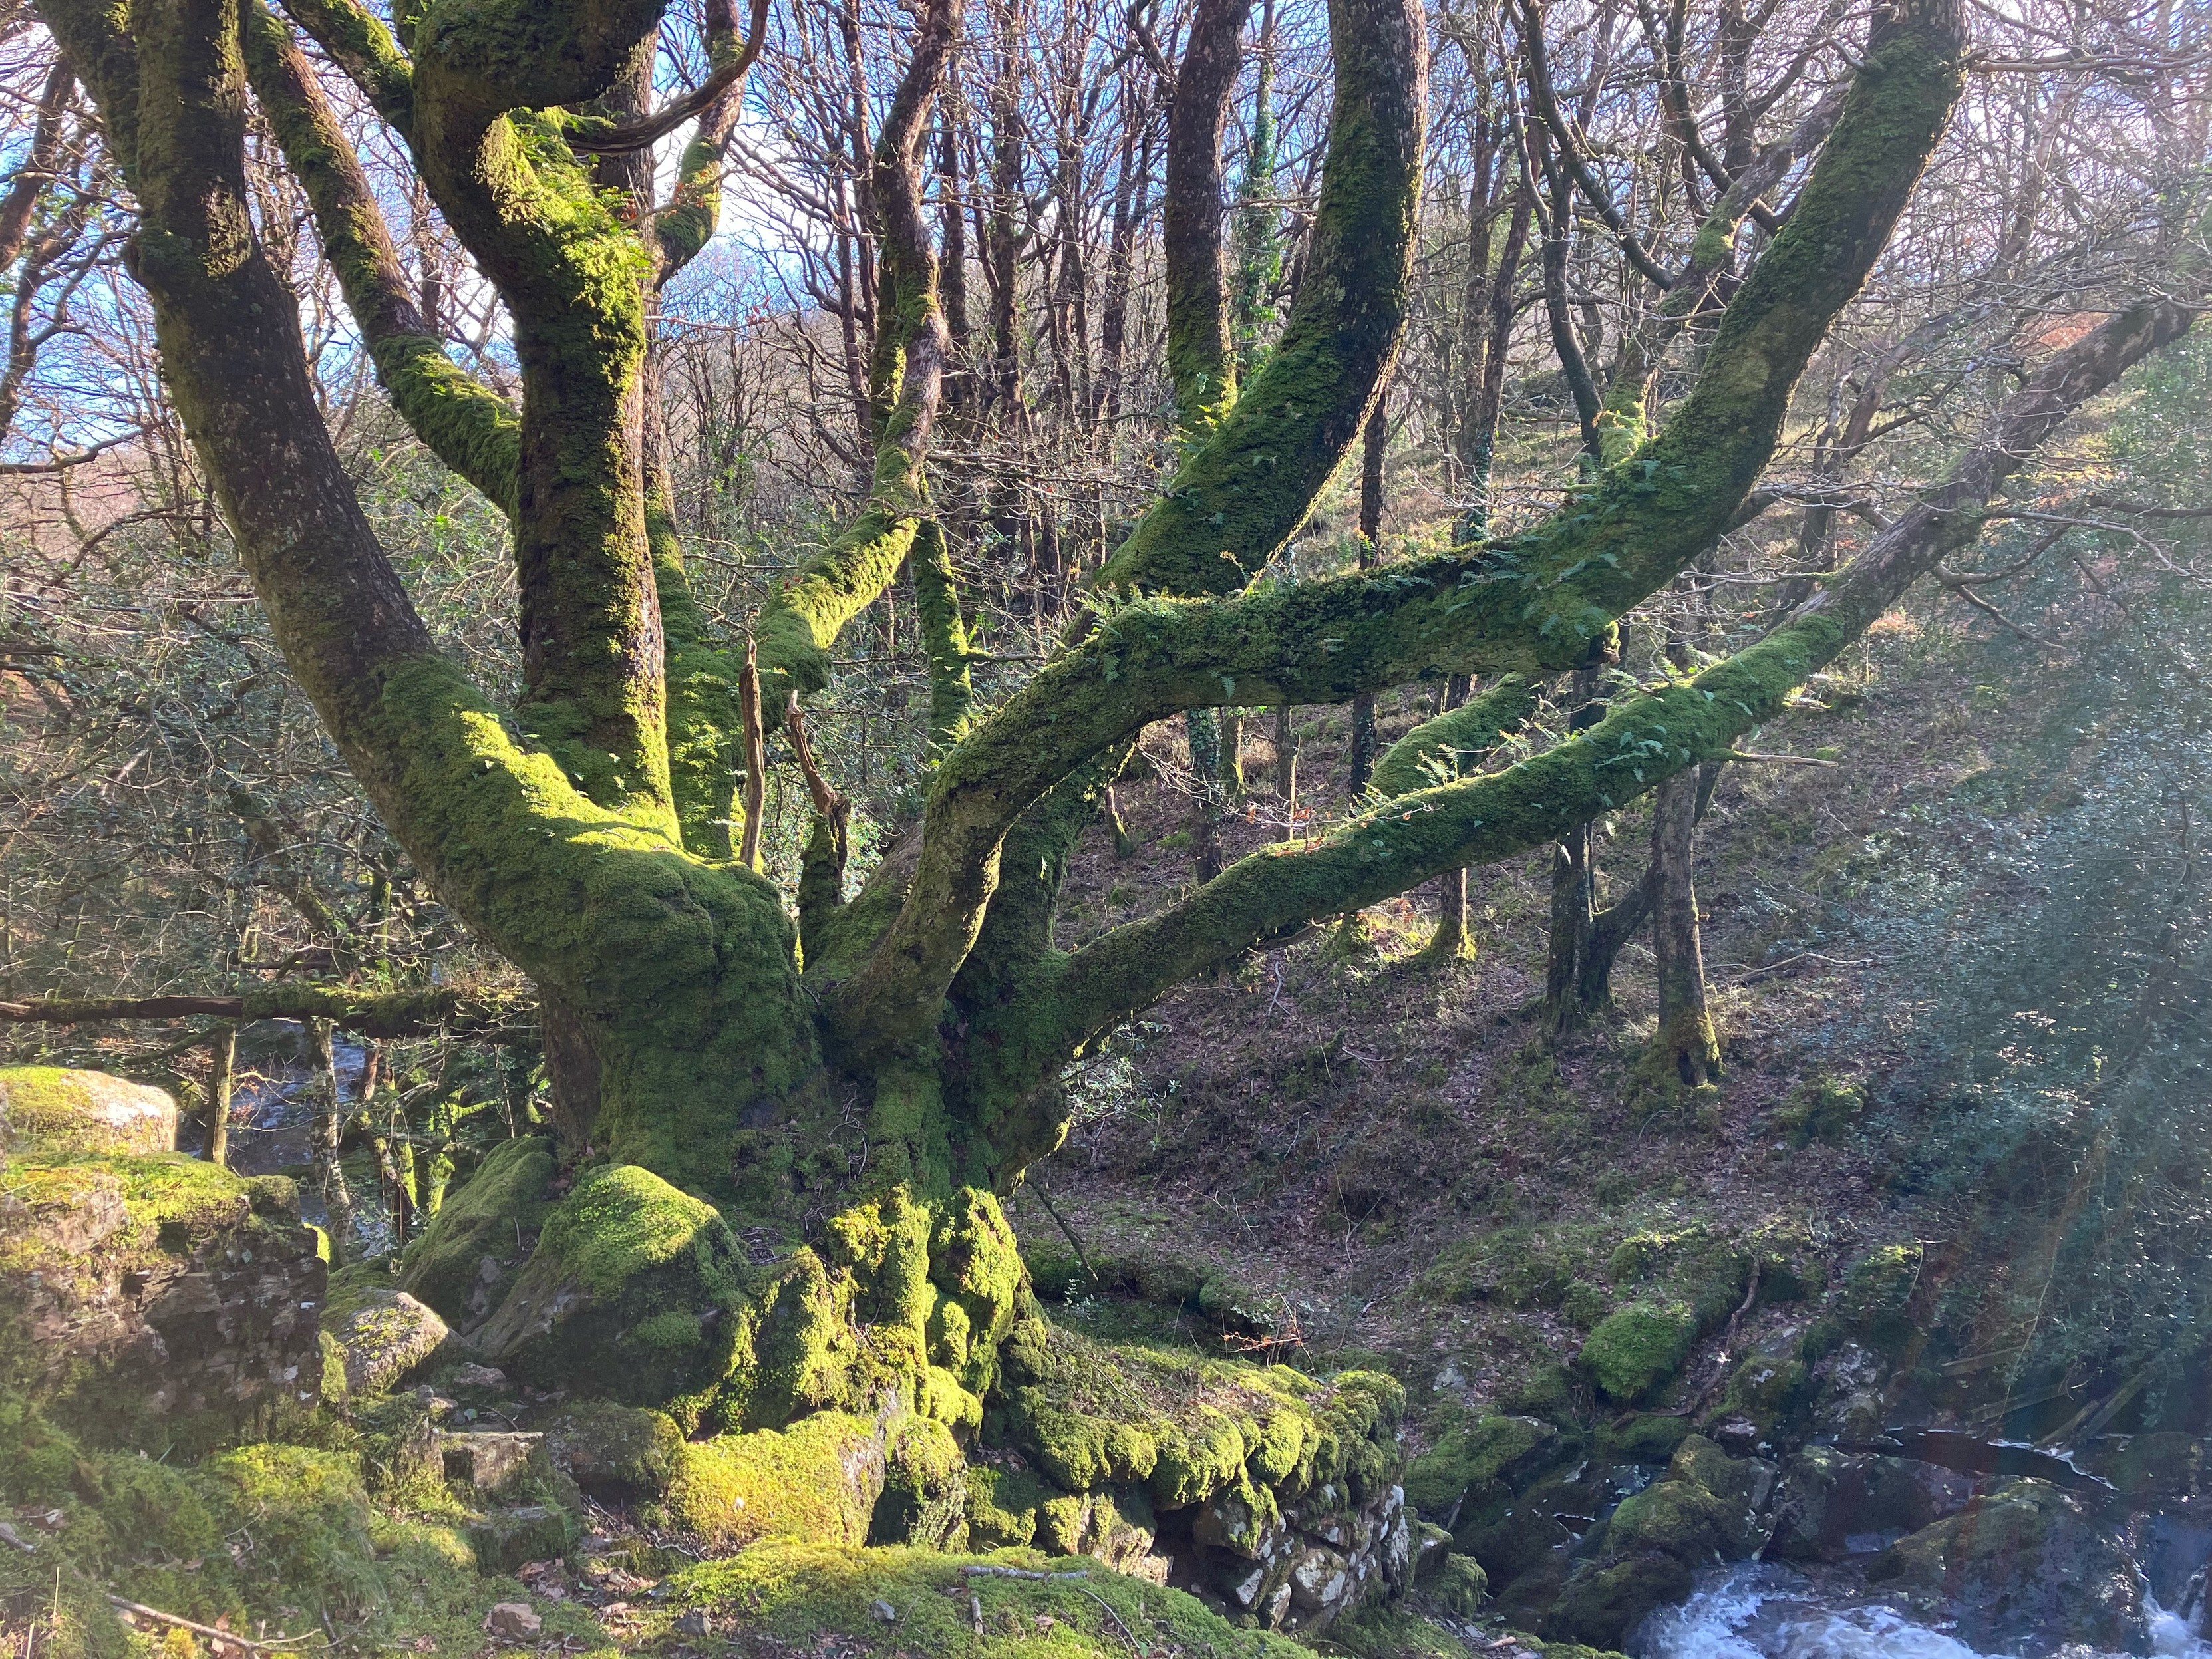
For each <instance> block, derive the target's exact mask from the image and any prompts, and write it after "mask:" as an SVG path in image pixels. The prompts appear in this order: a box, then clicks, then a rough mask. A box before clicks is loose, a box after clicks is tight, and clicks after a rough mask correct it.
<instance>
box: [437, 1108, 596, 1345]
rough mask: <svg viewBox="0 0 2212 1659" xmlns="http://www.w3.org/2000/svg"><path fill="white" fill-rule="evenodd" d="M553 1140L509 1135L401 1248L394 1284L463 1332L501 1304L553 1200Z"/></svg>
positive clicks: (554, 1163) (554, 1157)
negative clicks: (425, 1225)
mask: <svg viewBox="0 0 2212 1659" xmlns="http://www.w3.org/2000/svg"><path fill="white" fill-rule="evenodd" d="M558 1167H559V1160H558V1159H557V1158H556V1156H555V1153H554V1148H553V1143H552V1142H551V1141H550V1140H547V1139H541V1138H538V1137H534V1136H525V1137H523V1138H521V1139H516V1140H510V1141H508V1142H507V1144H506V1145H505V1146H501V1147H499V1148H498V1149H497V1150H496V1151H495V1152H492V1153H491V1154H490V1156H489V1157H488V1158H485V1159H484V1161H483V1164H482V1165H481V1166H480V1167H479V1168H478V1169H477V1172H476V1173H475V1175H473V1176H471V1177H470V1178H469V1179H468V1180H467V1181H465V1182H462V1183H461V1184H460V1186H459V1188H456V1189H455V1190H454V1192H453V1194H451V1195H450V1196H448V1197H447V1199H446V1200H445V1201H444V1203H442V1204H441V1205H440V1206H439V1208H438V1212H437V1213H436V1214H435V1215H434V1216H432V1217H431V1218H430V1224H429V1225H428V1226H427V1227H425V1228H424V1229H423V1230H422V1236H421V1237H418V1238H416V1240H415V1242H414V1243H411V1244H410V1245H409V1246H408V1247H407V1250H406V1254H405V1256H404V1259H403V1267H402V1271H401V1274H400V1279H399V1283H398V1287H397V1288H398V1289H400V1290H403V1291H406V1292H407V1293H408V1294H409V1295H410V1296H413V1297H416V1298H417V1299H418V1300H420V1301H422V1302H424V1303H426V1304H428V1305H429V1306H430V1307H432V1308H435V1310H437V1311H438V1313H439V1315H440V1316H441V1317H443V1318H444V1319H445V1320H446V1321H447V1322H448V1323H449V1324H451V1325H453V1327H454V1328H456V1329H459V1330H466V1329H468V1328H470V1327H471V1326H473V1325H475V1324H477V1323H478V1322H480V1321H482V1320H483V1318H484V1317H485V1316H488V1315H489V1313H490V1312H491V1311H492V1310H493V1309H495V1307H497V1306H498V1305H499V1302H500V1298H501V1296H502V1295H504V1294H505V1292H506V1290H507V1285H509V1284H510V1283H511V1282H512V1281H513V1275H514V1274H515V1273H516V1272H517V1271H518V1270H519V1269H520V1267H521V1265H522V1263H523V1262H524V1261H526V1259H527V1257H528V1254H529V1251H528V1248H527V1245H526V1242H525V1241H526V1240H529V1239H535V1238H536V1237H537V1236H538V1228H539V1227H540V1226H541V1225H543V1224H544V1218H545V1212H546V1210H547V1209H548V1208H549V1207H550V1205H551V1203H552V1198H551V1195H550V1190H549V1189H550V1187H551V1185H552V1182H553V1176H554V1175H555V1172H556V1170H557V1169H558Z"/></svg>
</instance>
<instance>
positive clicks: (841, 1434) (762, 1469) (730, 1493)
mask: <svg viewBox="0 0 2212 1659" xmlns="http://www.w3.org/2000/svg"><path fill="white" fill-rule="evenodd" d="M883 1490H884V1442H883V1436H882V1431H880V1430H878V1427H877V1425H875V1424H874V1423H873V1422H872V1421H870V1420H869V1419H866V1418H862V1417H854V1416H852V1415H850V1414H849V1413H842V1412H821V1413H816V1414H815V1415H814V1416H812V1417H808V1418H804V1419H800V1420H799V1422H797V1423H794V1424H793V1425H791V1427H790V1428H789V1429H787V1430H784V1431H778V1430H775V1429H757V1430H754V1431H751V1432H750V1433H744V1434H726V1435H718V1436H716V1437H714V1438H713V1439H710V1440H700V1441H687V1442H685V1443H684V1444H683V1445H682V1446H681V1447H679V1448H678V1451H677V1455H676V1473H675V1475H674V1478H673V1479H671V1480H670V1482H669V1484H668V1489H667V1493H666V1496H665V1498H663V1499H662V1502H661V1510H662V1511H663V1512H664V1513H665V1516H666V1518H667V1520H668V1521H669V1522H670V1523H671V1524H673V1525H675V1526H678V1527H680V1528H683V1529H684V1531H686V1532H688V1533H690V1534H694V1535H696V1537H698V1538H700V1539H702V1541H705V1542H706V1543H707V1544H708V1545H709V1546H711V1547H713V1548H714V1549H716V1550H718V1551H725V1550H732V1549H737V1548H739V1547H743V1546H745V1545H748V1544H753V1543H757V1541H760V1540H762V1539H764V1538H788V1539H805V1540H806V1541H810V1542H812V1543H816V1544H834V1543H842V1544H862V1543H866V1541H867V1537H868V1527H869V1522H870V1521H871V1519H872V1516H874V1513H875V1508H876V1500H877V1499H878V1498H879V1497H880V1496H881V1495H882V1493H883Z"/></svg>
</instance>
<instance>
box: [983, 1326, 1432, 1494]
mask: <svg viewBox="0 0 2212 1659" xmlns="http://www.w3.org/2000/svg"><path fill="white" fill-rule="evenodd" d="M1007 1363H1008V1369H1009V1381H1010V1383H1012V1386H1011V1387H1009V1388H1008V1389H1006V1391H1005V1394H1004V1395H1003V1401H1004V1403H1003V1405H1002V1406H1000V1407H998V1408H997V1409H996V1410H995V1411H994V1419H995V1425H996V1427H997V1429H998V1431H1000V1432H1001V1433H1003V1435H1004V1437H1006V1439H1007V1440H1008V1441H1009V1442H1011V1443H1013V1444H1015V1445H1017V1446H1018V1447H1019V1448H1021V1449H1023V1450H1024V1452H1026V1453H1028V1454H1029V1455H1031V1456H1032V1457H1034V1459H1035V1460H1036V1463H1037V1464H1038V1466H1039V1467H1040V1468H1042V1469H1043V1470H1044V1471H1045V1472H1046V1473H1047V1474H1049V1475H1050V1476H1051V1477H1052V1478H1053V1479H1054V1480H1056V1481H1058V1482H1059V1483H1060V1485H1061V1486H1064V1487H1066V1489H1067V1490H1069V1491H1071V1492H1084V1491H1088V1490H1090V1489H1091V1488H1093V1487H1096V1486H1103V1485H1106V1484H1108V1483H1109V1482H1129V1483H1134V1484H1140V1485H1145V1486H1148V1487H1149V1489H1150V1492H1151V1494H1152V1501H1153V1502H1154V1503H1155V1504H1158V1505H1159V1506H1160V1507H1161V1508H1163V1509H1179V1508H1181V1507H1182V1506H1184V1505H1185V1504H1194V1503H1197V1502H1199V1501H1200V1500H1201V1499H1203V1498H1209V1497H1212V1496H1213V1495H1214V1494H1216V1493H1218V1492H1225V1491H1227V1490H1230V1489H1231V1488H1237V1487H1242V1486H1249V1487H1251V1488H1253V1492H1252V1497H1251V1498H1250V1500H1249V1501H1251V1502H1252V1503H1253V1504H1255V1505H1256V1506H1259V1507H1272V1506H1273V1504H1274V1503H1276V1502H1278V1501H1281V1500H1287V1499H1290V1498H1296V1497H1297V1496H1298V1495H1299V1494H1302V1493H1304V1492H1309V1491H1310V1490H1312V1489H1314V1488H1315V1487H1317V1486H1322V1485H1326V1484H1328V1483H1330V1482H1343V1483H1345V1484H1346V1485H1347V1486H1348V1487H1349V1488H1350V1490H1351V1492H1352V1501H1353V1502H1354V1503H1360V1502H1364V1501H1365V1500H1366V1498H1367V1497H1368V1496H1369V1495H1370V1493H1372V1492H1376V1491H1377V1490H1379V1489H1380V1487H1381V1486H1383V1485H1385V1484H1387V1483H1388V1481H1389V1480H1390V1479H1391V1478H1393V1477H1395V1474H1396V1472H1397V1469H1398V1468H1399V1459H1400V1454H1399V1452H1398V1449H1397V1444H1396V1429H1397V1422H1398V1416H1399V1413H1400V1412H1401V1409H1402V1408H1403V1405H1404V1401H1405V1394H1404V1390H1403V1389H1402V1388H1401V1386H1400V1385H1399V1383H1397V1382H1396V1380H1395V1379H1394V1378H1392V1377H1389V1376H1383V1375H1382V1374H1380V1373H1378V1372H1372V1371H1346V1372H1344V1373H1342V1374H1340V1375H1339V1376H1336V1377H1335V1378H1334V1379H1332V1380H1331V1381H1329V1382H1326V1383H1321V1382H1316V1381H1314V1380H1312V1379H1310V1378H1308V1377H1306V1376H1301V1375H1300V1374H1299V1373H1298V1372H1297V1371H1294V1370H1291V1369H1290V1368H1289V1367H1288V1366H1285V1365H1270V1366H1264V1367H1263V1366H1258V1365H1250V1364H1238V1363H1236V1362H1234V1361H1230V1360H1220V1359H1208V1358H1204V1357H1202V1356H1200V1355H1198V1354H1194V1353H1193V1352H1190V1351H1188V1349H1176V1348H1170V1347H1167V1346H1155V1345H1152V1344H1150V1343H1145V1342H1139V1341H1128V1342H1121V1343H1110V1344H1109V1343H1105V1342H1099V1341H1096V1340H1092V1339H1091V1338H1089V1337H1085V1336H1081V1335H1078V1334H1075V1333H1073V1332H1072V1331H1068V1330H1066V1329H1063V1328H1056V1327H1048V1326H1046V1325H1044V1323H1043V1322H1042V1321H1041V1320H1040V1321H1033V1322H1024V1327H1023V1328H1018V1330H1017V1332H1016V1340H1014V1341H1013V1342H1012V1343H1011V1344H1010V1345H1009V1349H1008V1353H1007ZM993 1427H994V1424H993V1423H992V1422H990V1421H987V1423H986V1434H987V1436H989V1435H990V1434H991V1433H992V1431H993ZM1271 1492H1272V1493H1273V1494H1274V1496H1273V1497H1272V1498H1270V1497H1267V1496H1265V1494H1267V1493H1271Z"/></svg>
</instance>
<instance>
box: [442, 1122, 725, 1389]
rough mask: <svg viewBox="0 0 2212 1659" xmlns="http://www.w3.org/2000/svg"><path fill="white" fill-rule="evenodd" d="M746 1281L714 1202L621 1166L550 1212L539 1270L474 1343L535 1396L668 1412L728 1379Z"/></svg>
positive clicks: (534, 1262) (594, 1174) (516, 1288)
mask: <svg viewBox="0 0 2212 1659" xmlns="http://www.w3.org/2000/svg"><path fill="white" fill-rule="evenodd" d="M470 1190H471V1191H472V1190H473V1186H471V1189H470ZM746 1279H747V1272H746V1267H745V1261H744V1252H743V1250H742V1249H741V1248H740V1247H739V1245H738V1242H737V1240H736V1239H735V1238H733V1237H732V1236H731V1233H730V1230H729V1228H728V1227H727V1225H725V1224H724V1222H723V1220H722V1218H721V1216H720V1213H718V1212H716V1211H715V1209H714V1206H712V1205H709V1204H707V1203H705V1202H703V1201H702V1200H698V1199H696V1198H693V1197H691V1196H690V1194H686V1193H684V1192H681V1191H679V1190H678V1189H677V1188H674V1187H671V1186H670V1185H669V1184H668V1183H667V1182H665V1181H663V1180H662V1179H661V1178H660V1177H659V1176H656V1175H654V1174H653V1173H652V1172H651V1171H650V1170H643V1169H640V1168H638V1167H637V1166H635V1164H617V1165H612V1166H609V1167H605V1168H601V1169H598V1170H592V1171H591V1172H590V1173H589V1174H587V1175H586V1176H584V1177H583V1178H582V1179H580V1181H578V1182H577V1183H576V1186H575V1188H574V1191H573V1192H571V1193H570V1194H568V1196H567V1197H566V1198H564V1199H562V1200H560V1201H559V1202H558V1203H557V1204H556V1205H555V1206H553V1207H552V1208H551V1209H550V1210H549V1211H547V1212H546V1213H545V1217H544V1225H543V1226H542V1228H541V1230H540V1231H539V1234H538V1246H537V1249H535V1250H534V1251H533V1252H532V1255H531V1258H530V1261H529V1264H528V1265H527V1266H526V1267H525V1268H524V1269H523V1271H522V1273H521V1274H520V1276H519V1277H518V1278H517V1279H516V1280H515V1283H514V1285H513V1289H512V1290H510V1291H508V1292H507V1296H506V1297H505V1298H504V1299H503V1300H502V1301H501V1304H500V1305H499V1308H498V1310H497V1311H496V1312H495V1313H494V1314H493V1315H492V1316H491V1317H490V1318H489V1319H487V1320H486V1321H484V1322H483V1324H482V1325H481V1326H479V1327H477V1329H476V1331H475V1333H474V1334H473V1340H475V1342H476V1343H477V1346H479V1347H480V1348H482V1349H483V1352H484V1353H485V1354H486V1355H487V1356H488V1357H489V1358H492V1359H493V1360H494V1361H495V1363H497V1364H499V1365H500V1366H501V1368H502V1369H504V1370H507V1371H508V1372H509V1373H510V1374H511V1375H512V1376H514V1377H516V1378H517V1379H518V1380H520V1381H521V1382H524V1383H529V1384H531V1385H532V1386H533V1387H536V1388H540V1389H570V1390H572V1391H574V1392H580V1393H588V1394H593V1395H604V1396H606V1397H610V1398H612V1399H615V1400H617V1401H621V1402H622V1403H623V1404H626V1405H633V1406H657V1405H660V1404H662V1403H664V1402H665V1401H670V1400H672V1399H674V1398H676V1397H677V1396H678V1395H685V1394H691V1393H696V1392H697V1391H699V1390H701V1389H706V1388H711V1387H712V1386H713V1385H714V1384H716V1383H719V1382H720V1379H721V1378H722V1377H723V1376H726V1374H727V1373H728V1371H729V1370H730V1366H731V1364H732V1357H733V1353H734V1351H735V1347H736V1345H737V1342H738V1319H737V1318H736V1317H733V1315H735V1314H737V1313H738V1310H740V1308H741V1307H742V1305H743V1304H744V1301H745V1299H746V1298H745V1294H744V1291H745V1283H746Z"/></svg>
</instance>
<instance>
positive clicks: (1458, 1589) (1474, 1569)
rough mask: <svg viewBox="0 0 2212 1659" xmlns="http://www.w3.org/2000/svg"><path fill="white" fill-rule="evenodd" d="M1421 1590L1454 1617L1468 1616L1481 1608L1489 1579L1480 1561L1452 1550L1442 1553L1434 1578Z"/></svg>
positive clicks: (1468, 1617)
mask: <svg viewBox="0 0 2212 1659" xmlns="http://www.w3.org/2000/svg"><path fill="white" fill-rule="evenodd" d="M1421 1589H1422V1592H1423V1593H1424V1594H1425V1595H1427V1596H1428V1598H1429V1599H1430V1600H1431V1601H1434V1602H1435V1603H1436V1604H1437V1606H1438V1607H1442V1608H1443V1610H1444V1611H1445V1612H1446V1613H1450V1614H1451V1615H1452V1616H1453V1617H1454V1618H1456V1619H1472V1618H1474V1615H1475V1614H1476V1613H1479V1612H1480V1611H1481V1608H1482V1603H1483V1601H1484V1599H1485V1598H1486V1596H1488V1595H1489V1594H1490V1578H1489V1576H1488V1575H1487V1574H1486V1573H1485V1572H1484V1571H1483V1570H1482V1564H1481V1563H1480V1562H1479V1561H1477V1560H1475V1559H1474V1558H1473V1557H1472V1556H1466V1555H1462V1554H1459V1553H1457V1552H1456V1551H1454V1552H1451V1553H1447V1554H1446V1555H1445V1557H1444V1559H1443V1565H1441V1566H1439V1567H1438V1568H1437V1571H1436V1575H1435V1577H1432V1578H1431V1579H1430V1580H1429V1581H1428V1582H1427V1583H1425V1584H1423V1585H1422V1586H1421Z"/></svg>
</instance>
